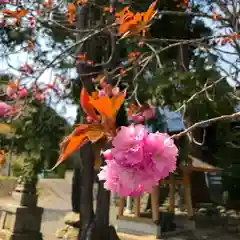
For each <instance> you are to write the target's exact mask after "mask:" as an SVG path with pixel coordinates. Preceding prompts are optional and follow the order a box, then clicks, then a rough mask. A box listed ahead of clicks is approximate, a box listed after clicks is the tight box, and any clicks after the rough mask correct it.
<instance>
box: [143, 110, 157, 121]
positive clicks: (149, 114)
mask: <svg viewBox="0 0 240 240" xmlns="http://www.w3.org/2000/svg"><path fill="white" fill-rule="evenodd" d="M155 113H156V110H155V108H148V109H145V110H144V111H143V113H142V115H143V117H144V118H145V119H147V120H148V119H152V118H154V116H155Z"/></svg>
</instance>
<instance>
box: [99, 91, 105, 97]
mask: <svg viewBox="0 0 240 240" xmlns="http://www.w3.org/2000/svg"><path fill="white" fill-rule="evenodd" d="M104 96H107V94H106V92H105V90H103V89H102V90H100V91H98V97H104Z"/></svg>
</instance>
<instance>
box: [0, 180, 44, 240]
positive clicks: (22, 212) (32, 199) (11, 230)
mask: <svg viewBox="0 0 240 240" xmlns="http://www.w3.org/2000/svg"><path fill="white" fill-rule="evenodd" d="M12 197H13V198H14V200H15V201H14V203H11V204H7V205H6V206H2V209H3V210H2V212H1V217H0V239H1V240H42V239H43V238H42V234H41V221H42V214H43V208H41V207H38V206H37V198H38V196H37V194H36V182H34V183H28V184H26V183H23V182H20V181H19V182H18V184H17V186H16V188H15V190H14V191H13V193H12Z"/></svg>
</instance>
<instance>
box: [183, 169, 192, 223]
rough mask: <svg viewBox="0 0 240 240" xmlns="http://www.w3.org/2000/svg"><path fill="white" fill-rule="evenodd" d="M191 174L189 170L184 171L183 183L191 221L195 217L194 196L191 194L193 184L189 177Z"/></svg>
mask: <svg viewBox="0 0 240 240" xmlns="http://www.w3.org/2000/svg"><path fill="white" fill-rule="evenodd" d="M190 174H191V172H190V171H189V170H188V169H184V172H183V181H184V195H185V196H184V199H185V204H186V208H187V212H188V217H189V218H190V219H191V218H192V217H193V207H192V194H191V182H190V179H189V177H190V176H189V175H190Z"/></svg>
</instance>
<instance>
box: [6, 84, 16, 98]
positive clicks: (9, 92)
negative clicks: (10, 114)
mask: <svg viewBox="0 0 240 240" xmlns="http://www.w3.org/2000/svg"><path fill="white" fill-rule="evenodd" d="M17 90H18V89H17V87H12V86H8V87H7V90H6V94H7V96H8V97H9V98H15V97H16V96H17V95H16V93H17Z"/></svg>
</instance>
